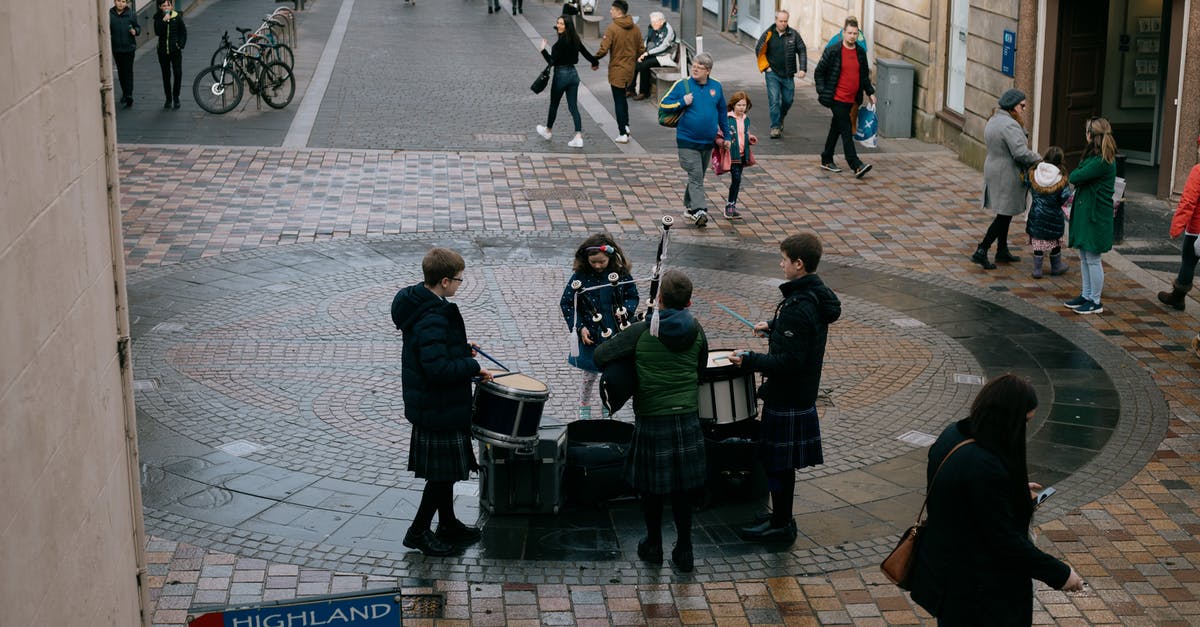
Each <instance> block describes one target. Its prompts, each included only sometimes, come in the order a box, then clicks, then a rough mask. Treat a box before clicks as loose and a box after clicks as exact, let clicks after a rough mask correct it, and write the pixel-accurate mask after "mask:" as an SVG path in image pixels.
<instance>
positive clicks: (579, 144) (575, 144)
mask: <svg viewBox="0 0 1200 627" xmlns="http://www.w3.org/2000/svg"><path fill="white" fill-rule="evenodd" d="M547 139H549V138H547ZM567 145H568V146H570V147H572V148H583V138H582V137H579V136H578V135H576V136H575V139H572V140H571V141H569V142H567Z"/></svg>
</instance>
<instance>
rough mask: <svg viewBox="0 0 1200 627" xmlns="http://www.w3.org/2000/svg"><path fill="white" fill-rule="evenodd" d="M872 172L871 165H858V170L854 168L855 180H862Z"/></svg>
mask: <svg viewBox="0 0 1200 627" xmlns="http://www.w3.org/2000/svg"><path fill="white" fill-rule="evenodd" d="M870 171H871V164H869V163H860V164H858V167H857V168H854V178H856V179H860V178H862V177H864V176H866V175H867V172H870Z"/></svg>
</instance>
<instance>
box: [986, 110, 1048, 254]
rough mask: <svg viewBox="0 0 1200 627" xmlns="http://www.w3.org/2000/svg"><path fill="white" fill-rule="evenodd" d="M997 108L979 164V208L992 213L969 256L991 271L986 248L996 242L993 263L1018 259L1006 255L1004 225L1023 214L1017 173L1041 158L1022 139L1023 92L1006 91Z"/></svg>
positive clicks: (990, 120)
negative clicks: (981, 239) (990, 219)
mask: <svg viewBox="0 0 1200 627" xmlns="http://www.w3.org/2000/svg"><path fill="white" fill-rule="evenodd" d="M998 104H999V105H1000V106H999V108H997V109H996V112H995V113H994V114H992V117H991V119H989V120H988V121H987V125H986V126H984V127H983V139H984V142H985V143H986V145H987V158H986V159H985V160H984V162H983V206H984V208H985V209H991V210H992V211H995V212H996V217H995V218H994V219H993V220H992V224H991V226H989V227H988V230H987V233H986V234H984V236H983V241H982V242H980V243H979V247H978V248H976V249H975V254H973V255H971V261H973V262H974V263H977V264H979V265H981V266H983V269H984V270H994V269H995V268H996V264H994V263H992V262H990V261H988V249H989V248H991V247H992V242H996V261H999V262H1002V263H1006V262H1013V261H1017V259H1018V257H1017V256H1016V255H1013V254H1012V253H1010V252H1008V225H1009V224H1010V223H1011V222H1012V219H1013V216H1015V215H1020V214H1021V213H1024V211H1025V195H1026V193H1027V190H1026V189H1025V184H1024V183H1022V181H1021V173H1022V172H1024V171H1025V170H1027V169H1029V168H1030V167H1032V166H1033V165H1034V164H1036V163H1037V162H1038V161H1041V160H1042V158H1041V156H1040V155H1038V153H1036V152H1034V151H1032V150H1030V149H1029V140H1028V139H1027V138H1026V137H1025V129H1024V122H1025V120H1024V116H1025V111H1027V110H1028V109H1029V103H1028V102H1027V101H1026V100H1025V92H1023V91H1021V90H1019V89H1010V90H1008V91H1006V92H1004V94H1002V95H1001V96H1000V101H999V103H998Z"/></svg>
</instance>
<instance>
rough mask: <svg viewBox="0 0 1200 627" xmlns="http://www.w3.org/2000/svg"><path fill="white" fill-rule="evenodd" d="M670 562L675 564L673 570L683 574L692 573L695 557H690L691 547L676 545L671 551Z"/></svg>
mask: <svg viewBox="0 0 1200 627" xmlns="http://www.w3.org/2000/svg"><path fill="white" fill-rule="evenodd" d="M671 561H672V562H674V563H675V568H678V569H679V570H680V571H682V572H685V573H690V572H692V569H693V568H695V556H693V555H692V547H690V546H687V547H682V546H679V545H678V544H676V545H675V548H674V549H673V550H672V551H671Z"/></svg>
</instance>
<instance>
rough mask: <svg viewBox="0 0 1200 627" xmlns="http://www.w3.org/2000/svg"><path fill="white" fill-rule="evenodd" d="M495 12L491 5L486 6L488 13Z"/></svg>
mask: <svg viewBox="0 0 1200 627" xmlns="http://www.w3.org/2000/svg"><path fill="white" fill-rule="evenodd" d="M495 12H496V10H495V9H493V8H492V7H488V15H491V14H493V13H495Z"/></svg>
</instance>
